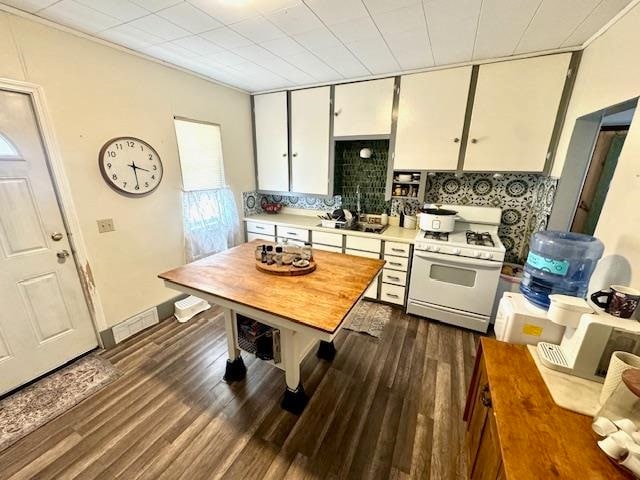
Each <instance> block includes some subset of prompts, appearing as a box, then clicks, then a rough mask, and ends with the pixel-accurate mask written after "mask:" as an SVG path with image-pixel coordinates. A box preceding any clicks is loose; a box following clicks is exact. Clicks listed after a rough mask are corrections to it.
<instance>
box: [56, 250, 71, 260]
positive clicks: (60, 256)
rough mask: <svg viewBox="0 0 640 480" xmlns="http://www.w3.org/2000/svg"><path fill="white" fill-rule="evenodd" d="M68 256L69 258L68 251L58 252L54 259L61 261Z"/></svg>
mask: <svg viewBox="0 0 640 480" xmlns="http://www.w3.org/2000/svg"><path fill="white" fill-rule="evenodd" d="M68 256H69V251H68V250H60V251H59V252H58V253H56V257H58V258H59V259H61V260H64V259H65V258H67V257H68Z"/></svg>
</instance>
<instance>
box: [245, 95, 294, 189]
mask: <svg viewBox="0 0 640 480" xmlns="http://www.w3.org/2000/svg"><path fill="white" fill-rule="evenodd" d="M253 115H254V125H255V135H256V165H257V172H256V173H257V176H258V190H264V191H276V192H286V191H288V190H289V140H288V136H287V93H286V92H277V93H267V94H264V95H255V96H254V97H253Z"/></svg>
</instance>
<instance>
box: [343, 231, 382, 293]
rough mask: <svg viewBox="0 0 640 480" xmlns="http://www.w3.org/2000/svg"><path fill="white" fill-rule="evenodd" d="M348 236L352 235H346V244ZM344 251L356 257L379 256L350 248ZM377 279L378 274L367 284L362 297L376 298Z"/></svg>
mask: <svg viewBox="0 0 640 480" xmlns="http://www.w3.org/2000/svg"><path fill="white" fill-rule="evenodd" d="M350 238H353V237H349V236H347V244H348V243H349V239H350ZM365 240H368V239H365ZM344 253H346V254H347V255H354V256H356V257H366V258H380V254H379V253H373V252H364V251H361V250H351V249H348V248H347V249H346V250H345V251H344ZM379 281H380V275H378V276H377V277H376V279H375V280H374V281H373V282H372V283H371V285H369V288H367V290H366V291H365V292H364V298H371V299H373V300H376V299H377V298H378V282H379Z"/></svg>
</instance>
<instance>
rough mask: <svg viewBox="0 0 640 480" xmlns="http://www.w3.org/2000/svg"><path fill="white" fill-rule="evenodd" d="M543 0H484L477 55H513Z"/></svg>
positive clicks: (479, 23) (476, 56) (474, 56)
mask: <svg viewBox="0 0 640 480" xmlns="http://www.w3.org/2000/svg"><path fill="white" fill-rule="evenodd" d="M541 3H542V0H484V1H483V3H482V10H481V12H480V20H479V21H478V32H477V35H476V43H475V47H474V51H473V58H474V59H475V60H478V59H486V58H492V57H504V56H507V55H512V54H513V51H514V50H515V49H516V46H517V45H518V42H519V41H520V38H521V37H522V34H523V33H524V31H525V29H526V28H527V25H529V22H531V20H532V19H533V16H534V15H535V13H536V10H537V9H538V7H539V6H540V4H541Z"/></svg>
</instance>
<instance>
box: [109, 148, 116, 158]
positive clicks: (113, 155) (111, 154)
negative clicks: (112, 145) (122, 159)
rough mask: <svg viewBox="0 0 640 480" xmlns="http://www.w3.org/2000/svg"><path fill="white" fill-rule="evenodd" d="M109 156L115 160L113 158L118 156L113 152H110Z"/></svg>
mask: <svg viewBox="0 0 640 480" xmlns="http://www.w3.org/2000/svg"><path fill="white" fill-rule="evenodd" d="M107 155H108V156H110V157H112V158H113V157H115V156H116V155H117V154H116V152H114V151H113V150H109V151H108V152H107Z"/></svg>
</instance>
